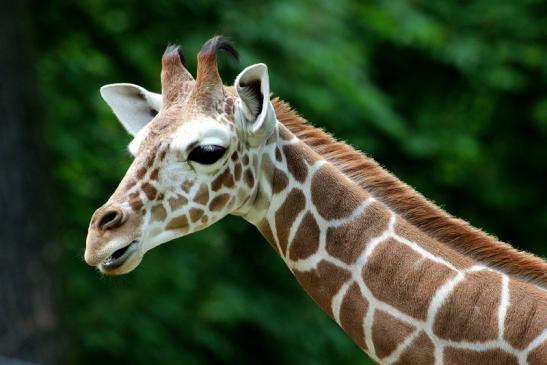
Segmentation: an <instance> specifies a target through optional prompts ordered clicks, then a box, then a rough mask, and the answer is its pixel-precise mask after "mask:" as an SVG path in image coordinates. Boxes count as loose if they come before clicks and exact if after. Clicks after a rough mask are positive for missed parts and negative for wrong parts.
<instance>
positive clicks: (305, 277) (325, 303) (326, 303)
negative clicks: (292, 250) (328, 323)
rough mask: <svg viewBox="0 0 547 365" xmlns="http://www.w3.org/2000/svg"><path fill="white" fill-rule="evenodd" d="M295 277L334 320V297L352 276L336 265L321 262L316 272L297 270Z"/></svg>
mask: <svg viewBox="0 0 547 365" xmlns="http://www.w3.org/2000/svg"><path fill="white" fill-rule="evenodd" d="M294 276H295V277H296V279H297V280H298V282H299V283H300V284H301V285H302V287H303V288H304V290H306V292H307V293H308V294H309V295H310V296H311V297H312V299H313V300H314V301H315V302H316V303H317V304H319V306H320V307H321V308H323V310H324V311H325V312H326V313H327V314H328V315H329V316H330V317H331V318H334V317H333V314H332V307H331V302H332V297H333V296H334V295H336V293H337V292H338V291H339V290H340V287H341V286H342V284H343V283H345V282H346V281H348V280H349V279H350V278H351V274H350V273H349V272H348V271H346V270H344V269H342V268H340V267H338V266H336V265H333V264H331V263H329V262H326V261H321V262H320V263H319V264H318V265H317V268H316V269H315V270H312V271H306V272H302V271H297V270H295V271H294Z"/></svg>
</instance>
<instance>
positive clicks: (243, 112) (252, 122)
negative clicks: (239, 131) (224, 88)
mask: <svg viewBox="0 0 547 365" xmlns="http://www.w3.org/2000/svg"><path fill="white" fill-rule="evenodd" d="M235 89H236V91H237V94H238V96H239V99H238V100H237V101H236V104H235V117H236V121H237V122H238V123H240V125H242V127H243V128H244V129H245V130H246V131H247V132H248V136H249V142H250V143H251V145H259V144H261V143H263V142H264V141H265V140H266V139H268V137H269V136H270V135H271V134H272V132H273V130H274V127H275V122H276V117H275V111H274V108H273V106H272V103H271V101H270V79H269V78H268V67H267V66H266V65H265V64H263V63H258V64H256V65H252V66H249V67H247V68H246V69H244V70H243V71H242V72H241V73H240V74H239V75H238V76H237V78H236V81H235Z"/></svg>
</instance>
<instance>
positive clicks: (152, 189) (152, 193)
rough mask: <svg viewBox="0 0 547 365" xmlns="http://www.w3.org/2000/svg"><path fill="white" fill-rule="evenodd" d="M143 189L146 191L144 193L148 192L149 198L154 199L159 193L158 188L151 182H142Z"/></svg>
mask: <svg viewBox="0 0 547 365" xmlns="http://www.w3.org/2000/svg"><path fill="white" fill-rule="evenodd" d="M141 189H142V191H144V194H146V197H147V198H148V200H154V199H155V198H156V195H157V194H158V191H157V190H156V188H155V187H154V186H152V185H151V184H149V183H144V184H142V186H141Z"/></svg>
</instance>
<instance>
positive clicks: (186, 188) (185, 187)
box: [180, 180, 193, 194]
mask: <svg viewBox="0 0 547 365" xmlns="http://www.w3.org/2000/svg"><path fill="white" fill-rule="evenodd" d="M192 185H193V182H192V181H190V180H186V181H185V182H183V183H182V185H181V186H180V187H181V189H182V191H184V192H185V193H187V194H188V193H189V192H190V189H192Z"/></svg>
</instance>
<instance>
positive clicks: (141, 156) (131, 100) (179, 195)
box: [85, 37, 276, 274]
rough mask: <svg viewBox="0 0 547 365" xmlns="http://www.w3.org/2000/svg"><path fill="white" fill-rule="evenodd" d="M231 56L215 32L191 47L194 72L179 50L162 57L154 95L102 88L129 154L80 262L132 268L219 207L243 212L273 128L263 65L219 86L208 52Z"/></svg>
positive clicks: (211, 218) (112, 269)
mask: <svg viewBox="0 0 547 365" xmlns="http://www.w3.org/2000/svg"><path fill="white" fill-rule="evenodd" d="M220 49H223V50H225V51H227V52H229V53H230V54H232V55H233V56H234V57H236V58H237V52H236V51H235V49H234V48H233V47H232V46H231V45H230V44H229V43H228V42H227V41H226V40H225V39H224V38H222V37H214V38H212V39H211V40H209V41H208V42H206V43H205V44H204V45H203V47H202V49H201V51H200V52H199V54H198V64H197V76H196V79H194V78H193V77H192V75H191V74H190V73H189V72H188V71H187V70H186V68H185V66H184V59H183V56H182V53H181V52H180V49H179V48H178V47H168V48H167V50H166V51H165V53H164V55H163V57H162V71H161V84H162V94H161V95H160V94H155V93H152V92H149V91H147V90H145V89H144V88H142V87H139V86H136V85H132V84H113V85H106V86H104V87H103V88H101V95H102V96H103V98H104V99H105V101H106V102H107V103H108V104H109V105H110V107H111V108H112V110H113V111H114V114H116V116H117V117H118V119H119V120H120V121H121V123H122V124H123V126H124V127H125V128H126V129H127V131H128V132H129V133H130V134H131V135H133V137H134V138H133V140H132V141H131V142H130V143H129V151H130V153H131V154H132V155H133V156H134V161H133V163H132V164H131V166H130V167H129V169H128V171H127V173H126V174H125V176H124V178H123V179H122V181H121V182H120V185H119V186H118V188H117V189H116V191H115V192H114V193H113V195H112V196H111V197H110V199H109V200H108V201H107V202H106V204H104V205H103V206H102V207H100V208H99V209H97V210H96V211H95V213H94V214H93V216H92V218H91V223H90V225H89V230H88V235H87V240H86V250H85V261H86V262H87V263H88V264H89V265H92V266H97V267H98V268H99V269H100V270H101V271H102V272H103V273H107V274H123V273H126V272H129V271H131V270H133V269H134V268H135V267H136V266H137V265H138V264H139V263H140V261H141V260H142V257H143V255H144V254H145V252H147V251H148V250H150V249H152V248H154V247H156V246H158V245H160V244H162V243H164V242H167V241H170V240H172V239H175V238H177V237H181V236H184V235H187V234H190V233H192V232H196V231H198V230H201V229H203V228H205V227H207V226H209V225H211V224H213V223H214V222H216V221H218V220H219V219H221V218H223V217H224V216H226V215H228V214H240V215H241V214H245V212H246V210H247V209H248V207H249V206H250V205H251V204H252V202H253V200H254V198H255V196H256V192H257V185H258V174H259V168H260V167H259V164H260V162H259V158H258V155H259V154H260V151H261V149H262V148H263V146H264V145H265V143H266V140H267V139H268V137H269V136H270V135H272V132H273V130H274V127H275V123H276V117H275V112H274V109H273V106H272V104H271V102H270V96H269V95H270V91H269V80H268V72H267V68H266V66H265V65H264V64H256V65H253V66H249V67H247V68H246V69H244V70H243V71H242V72H241V73H240V74H239V76H238V77H237V78H236V81H235V84H234V86H233V87H226V86H224V85H223V83H222V80H221V78H220V75H219V73H218V69H217V61H216V55H217V51H218V50H220Z"/></svg>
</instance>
